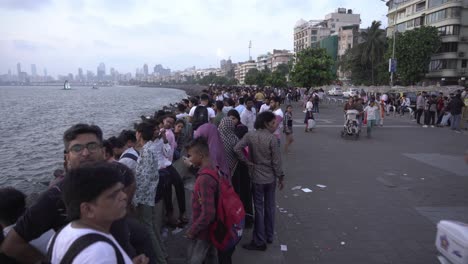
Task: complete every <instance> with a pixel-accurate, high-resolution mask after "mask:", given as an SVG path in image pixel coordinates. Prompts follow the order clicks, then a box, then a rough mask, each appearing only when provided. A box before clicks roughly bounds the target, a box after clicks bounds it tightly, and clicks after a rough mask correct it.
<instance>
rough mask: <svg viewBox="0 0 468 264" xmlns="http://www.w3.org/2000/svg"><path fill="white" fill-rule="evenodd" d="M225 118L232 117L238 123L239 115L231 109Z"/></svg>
mask: <svg viewBox="0 0 468 264" xmlns="http://www.w3.org/2000/svg"><path fill="white" fill-rule="evenodd" d="M227 116H233V117H235V118H237V119H238V120H239V122H240V115H239V112H238V111H237V110H236V109H231V110H229V111H228V113H227Z"/></svg>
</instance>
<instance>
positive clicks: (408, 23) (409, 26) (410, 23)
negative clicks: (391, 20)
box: [406, 20, 414, 28]
mask: <svg viewBox="0 0 468 264" xmlns="http://www.w3.org/2000/svg"><path fill="white" fill-rule="evenodd" d="M412 27H414V20H410V21H407V22H406V28H412Z"/></svg>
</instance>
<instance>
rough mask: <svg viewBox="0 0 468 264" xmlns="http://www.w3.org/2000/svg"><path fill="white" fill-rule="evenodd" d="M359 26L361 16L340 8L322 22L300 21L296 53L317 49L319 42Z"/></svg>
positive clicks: (296, 32) (296, 33) (295, 43)
mask: <svg viewBox="0 0 468 264" xmlns="http://www.w3.org/2000/svg"><path fill="white" fill-rule="evenodd" d="M359 24H361V16H360V15H359V14H353V11H352V10H351V9H348V10H347V9H346V8H338V9H337V10H336V11H335V12H334V13H330V14H328V15H326V16H325V19H322V20H310V21H305V20H303V19H300V20H299V21H297V23H296V25H295V26H294V52H299V51H301V50H303V49H306V48H309V47H314V46H315V47H316V46H317V45H318V44H317V43H318V42H320V41H321V40H323V39H325V38H327V37H328V36H330V35H331V34H333V33H336V32H338V31H339V29H340V28H342V27H344V26H349V25H359Z"/></svg>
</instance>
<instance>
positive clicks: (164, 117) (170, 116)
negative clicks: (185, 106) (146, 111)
mask: <svg viewBox="0 0 468 264" xmlns="http://www.w3.org/2000/svg"><path fill="white" fill-rule="evenodd" d="M168 117H169V118H172V119H173V120H174V122H175V121H176V120H177V118H176V116H175V115H173V114H166V115H164V116H163V117H162V120H164V119H166V118H168Z"/></svg>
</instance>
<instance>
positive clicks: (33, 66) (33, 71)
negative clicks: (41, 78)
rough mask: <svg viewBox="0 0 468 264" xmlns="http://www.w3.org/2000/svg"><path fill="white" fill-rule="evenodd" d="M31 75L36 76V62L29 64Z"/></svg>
mask: <svg viewBox="0 0 468 264" xmlns="http://www.w3.org/2000/svg"><path fill="white" fill-rule="evenodd" d="M31 75H32V77H37V69H36V64H31Z"/></svg>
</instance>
